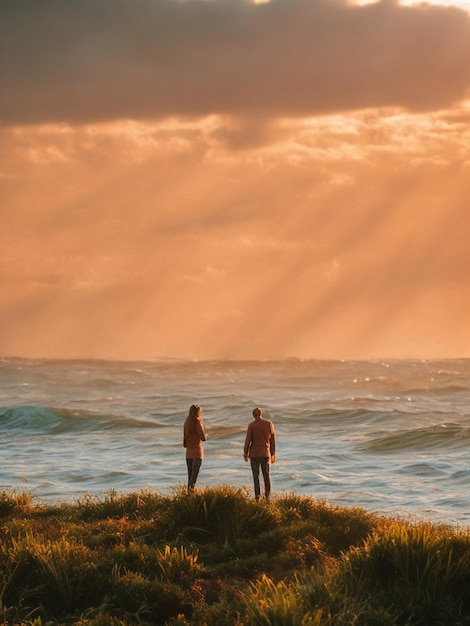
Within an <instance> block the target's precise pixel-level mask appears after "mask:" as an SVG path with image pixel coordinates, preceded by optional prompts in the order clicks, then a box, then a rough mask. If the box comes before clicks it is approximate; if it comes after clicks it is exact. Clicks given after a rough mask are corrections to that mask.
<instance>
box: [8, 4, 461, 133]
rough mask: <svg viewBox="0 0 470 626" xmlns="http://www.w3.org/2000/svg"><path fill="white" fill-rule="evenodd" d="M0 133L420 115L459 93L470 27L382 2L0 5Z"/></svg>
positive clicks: (450, 16) (444, 11)
mask: <svg viewBox="0 0 470 626" xmlns="http://www.w3.org/2000/svg"><path fill="white" fill-rule="evenodd" d="M0 42H1V43H0V52H1V54H0V94H1V96H0V123H2V124H4V125H5V124H15V123H36V122H44V121H59V120H66V121H72V122H73V121H77V122H82V121H96V120H104V119H119V118H161V117H166V116H170V115H182V116H195V115H206V114H210V113H223V114H231V115H247V116H252V117H254V118H255V117H256V116H264V117H270V116H279V115H308V114H318V113H324V112H329V111H341V110H343V111H344V110H350V109H358V108H362V107H370V106H388V105H398V106H403V107H406V108H408V109H411V110H431V109H434V108H439V107H442V106H446V105H449V104H451V103H452V102H454V101H456V100H458V99H459V98H462V97H463V96H464V94H465V92H466V90H467V88H468V87H469V84H470V18H469V16H468V15H467V14H466V13H465V12H463V11H461V10H459V9H456V8H446V7H437V6H431V5H421V6H415V7H413V8H411V7H401V6H399V5H398V3H397V2H394V1H391V0H382V1H381V2H378V3H376V4H372V5H367V6H364V7H357V6H353V5H351V4H349V3H348V2H347V0H272V1H271V2H269V3H264V4H252V3H250V2H247V1H244V0H186V1H184V0H41V1H40V2H39V1H38V0H2V3H1V7H0Z"/></svg>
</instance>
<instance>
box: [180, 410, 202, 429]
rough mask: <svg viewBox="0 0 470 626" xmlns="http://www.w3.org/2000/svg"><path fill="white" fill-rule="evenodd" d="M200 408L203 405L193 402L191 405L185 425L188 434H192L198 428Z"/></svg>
mask: <svg viewBox="0 0 470 626" xmlns="http://www.w3.org/2000/svg"><path fill="white" fill-rule="evenodd" d="M200 410H201V407H200V406H199V405H198V404H192V405H191V406H190V407H189V413H188V417H187V418H186V419H185V421H184V426H185V429H186V431H187V433H188V435H192V434H193V433H194V431H195V430H196V421H197V418H198V416H199V411H200Z"/></svg>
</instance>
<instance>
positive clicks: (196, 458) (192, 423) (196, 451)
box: [183, 404, 206, 493]
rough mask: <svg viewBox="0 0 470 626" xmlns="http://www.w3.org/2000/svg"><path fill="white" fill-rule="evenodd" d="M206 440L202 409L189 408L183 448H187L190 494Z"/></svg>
mask: <svg viewBox="0 0 470 626" xmlns="http://www.w3.org/2000/svg"><path fill="white" fill-rule="evenodd" d="M205 440H206V433H205V432H204V423H203V421H202V409H201V407H200V406H199V405H198V404H192V405H191V406H190V407H189V413H188V417H187V418H186V419H185V421H184V428H183V446H184V447H185V448H186V465H187V467H188V493H189V492H190V491H191V490H192V489H194V486H195V484H196V481H197V477H198V476H199V470H200V469H201V465H202V459H203V458H204V450H203V447H202V442H203V441H205Z"/></svg>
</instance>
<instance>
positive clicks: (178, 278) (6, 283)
mask: <svg viewBox="0 0 470 626" xmlns="http://www.w3.org/2000/svg"><path fill="white" fill-rule="evenodd" d="M0 49H1V54H0V219H1V228H0V245H1V256H0V258H1V263H0V285H1V294H2V297H1V299H0V356H22V357H47V358H110V359H156V358H164V357H169V358H184V359H278V358H292V357H294V358H295V357H298V358H319V359H391V358H420V359H432V358H454V357H470V322H469V320H470V280H469V270H470V245H469V236H470V216H469V201H470V1H469V2H457V1H456V2H441V3H439V2H432V3H427V4H418V3H413V2H406V3H405V2H403V3H400V2H399V1H398V0H380V1H378V2H370V1H368V0H362V1H361V2H353V1H352V0H351V1H348V0H271V1H268V2H265V1H260V0H258V1H257V2H252V1H248V0H93V1H92V0H41V2H38V1H37V0H2V2H1V4H0Z"/></svg>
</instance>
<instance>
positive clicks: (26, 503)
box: [0, 489, 33, 518]
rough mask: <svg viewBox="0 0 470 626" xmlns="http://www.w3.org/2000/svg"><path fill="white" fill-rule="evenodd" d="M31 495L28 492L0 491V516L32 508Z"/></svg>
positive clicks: (15, 513) (18, 513)
mask: <svg viewBox="0 0 470 626" xmlns="http://www.w3.org/2000/svg"><path fill="white" fill-rule="evenodd" d="M32 503H33V496H32V495H31V494H30V493H26V492H18V491H16V490H15V489H13V491H10V492H7V491H1V492H0V518H2V517H7V516H10V515H20V514H24V513H28V512H29V511H31V509H32Z"/></svg>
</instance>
